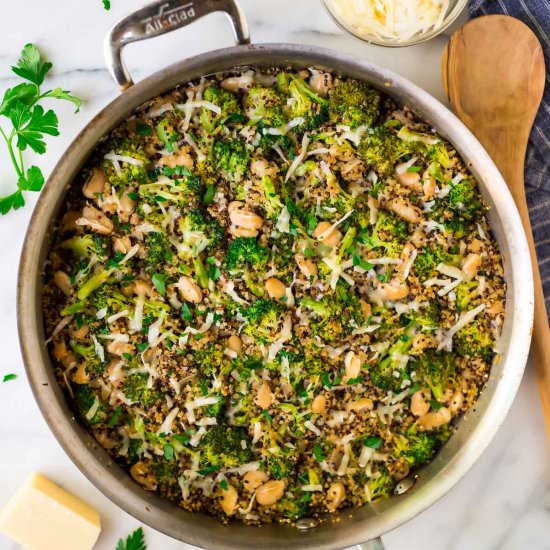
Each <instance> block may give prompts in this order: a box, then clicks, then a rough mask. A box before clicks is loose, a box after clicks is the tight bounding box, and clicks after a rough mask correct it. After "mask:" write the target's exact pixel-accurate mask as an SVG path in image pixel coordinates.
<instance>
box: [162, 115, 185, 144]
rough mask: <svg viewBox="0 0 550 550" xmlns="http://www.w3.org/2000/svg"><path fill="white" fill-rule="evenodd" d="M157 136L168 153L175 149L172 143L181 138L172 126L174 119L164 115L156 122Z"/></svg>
mask: <svg viewBox="0 0 550 550" xmlns="http://www.w3.org/2000/svg"><path fill="white" fill-rule="evenodd" d="M157 136H158V138H159V139H160V141H161V142H162V144H163V145H164V148H165V149H166V151H167V152H168V153H173V152H174V151H175V147H174V144H175V143H176V142H177V141H178V140H179V139H180V138H181V136H180V134H179V133H178V132H177V131H176V129H175V127H174V120H173V118H172V117H171V116H165V117H164V118H163V119H161V120H160V122H159V123H158V124H157Z"/></svg>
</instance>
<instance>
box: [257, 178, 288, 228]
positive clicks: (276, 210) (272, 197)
mask: <svg viewBox="0 0 550 550" xmlns="http://www.w3.org/2000/svg"><path fill="white" fill-rule="evenodd" d="M260 189H261V191H262V193H263V195H264V196H265V202H264V209H265V211H266V214H267V216H268V217H270V218H277V217H278V215H279V214H280V212H281V210H282V208H283V203H282V201H281V197H280V196H279V194H278V193H277V189H276V188H275V182H274V181H273V178H271V177H270V176H264V177H263V178H262V179H261V181H260Z"/></svg>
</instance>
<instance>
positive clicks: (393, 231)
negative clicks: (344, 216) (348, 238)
mask: <svg viewBox="0 0 550 550" xmlns="http://www.w3.org/2000/svg"><path fill="white" fill-rule="evenodd" d="M360 223H361V220H360ZM407 238H408V226H407V222H405V221H404V220H402V219H401V218H399V216H397V215H396V214H394V213H393V212H389V211H386V210H379V211H378V218H377V220H376V224H375V225H374V228H373V229H372V232H371V233H370V234H369V233H368V230H367V228H366V227H363V228H362V231H361V232H360V234H359V236H358V238H357V240H358V242H360V243H361V244H363V245H365V246H366V247H367V249H368V250H373V249H375V248H384V250H385V251H386V252H385V253H386V254H387V255H388V256H391V257H398V256H399V255H400V254H401V250H402V248H403V245H402V243H403V242H404V241H405V240H406V239H407Z"/></svg>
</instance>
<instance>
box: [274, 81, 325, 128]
mask: <svg viewBox="0 0 550 550" xmlns="http://www.w3.org/2000/svg"><path fill="white" fill-rule="evenodd" d="M277 87H278V88H279V91H281V92H282V93H284V94H285V95H288V96H289V98H288V101H287V102H286V105H285V106H284V112H285V114H286V115H287V117H288V118H290V119H295V118H303V119H304V122H303V123H302V124H300V125H299V126H297V127H296V128H297V129H298V130H306V131H308V130H315V129H316V128H319V126H321V125H322V124H323V123H324V122H326V121H327V120H328V117H329V113H328V101H327V100H326V99H324V98H322V97H321V96H319V95H318V94H316V93H315V92H314V91H313V90H312V89H311V87H310V86H309V85H308V84H307V82H306V81H305V80H304V79H302V78H298V77H296V76H294V75H291V74H288V73H280V74H279V75H277Z"/></svg>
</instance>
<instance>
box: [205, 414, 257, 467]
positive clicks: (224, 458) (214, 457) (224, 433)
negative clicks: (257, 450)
mask: <svg viewBox="0 0 550 550" xmlns="http://www.w3.org/2000/svg"><path fill="white" fill-rule="evenodd" d="M243 441H244V445H243V444H242V442H243ZM243 446H244V449H243ZM251 447H252V442H251V440H250V437H249V435H248V432H247V430H246V428H241V427H234V426H227V425H225V424H217V425H215V426H212V427H211V428H210V429H209V430H208V432H207V433H206V434H205V435H204V436H203V437H202V439H201V442H200V447H199V449H200V451H201V454H200V464H201V466H203V467H208V468H215V469H219V468H234V467H236V466H239V464H245V463H247V462H250V460H251V458H252V450H251Z"/></svg>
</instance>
